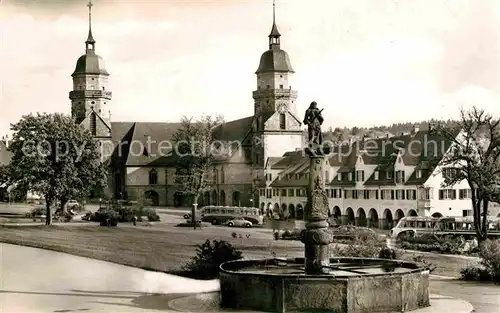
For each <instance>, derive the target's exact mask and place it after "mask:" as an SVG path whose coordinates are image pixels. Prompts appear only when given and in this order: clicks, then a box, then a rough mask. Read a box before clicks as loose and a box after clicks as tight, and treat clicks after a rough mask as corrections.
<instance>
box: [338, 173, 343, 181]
mask: <svg viewBox="0 0 500 313" xmlns="http://www.w3.org/2000/svg"><path fill="white" fill-rule="evenodd" d="M337 180H338V181H341V180H342V173H338V174H337Z"/></svg>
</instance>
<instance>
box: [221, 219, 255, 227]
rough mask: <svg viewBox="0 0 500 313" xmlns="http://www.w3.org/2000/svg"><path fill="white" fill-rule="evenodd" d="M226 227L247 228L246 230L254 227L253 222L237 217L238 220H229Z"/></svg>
mask: <svg viewBox="0 0 500 313" xmlns="http://www.w3.org/2000/svg"><path fill="white" fill-rule="evenodd" d="M226 225H227V226H229V227H246V228H250V227H252V226H253V224H252V222H250V221H247V220H246V219H244V218H243V217H236V218H232V219H229V220H228V221H227V222H226Z"/></svg>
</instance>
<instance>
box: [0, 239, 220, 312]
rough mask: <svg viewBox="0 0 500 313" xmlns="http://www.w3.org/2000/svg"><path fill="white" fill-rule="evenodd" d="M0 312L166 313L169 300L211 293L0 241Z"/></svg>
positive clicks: (212, 286)
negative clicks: (197, 293)
mask: <svg viewBox="0 0 500 313" xmlns="http://www.w3.org/2000/svg"><path fill="white" fill-rule="evenodd" d="M0 279H1V284H0V312H2V313H21V312H22V313H40V312H106V313H109V312H116V313H121V312H143V313H145V312H172V311H171V310H168V306H167V303H168V301H169V296H168V295H167V296H165V295H154V293H167V294H169V295H170V297H178V296H179V295H178V294H182V293H193V292H209V291H216V290H218V288H219V284H218V282H217V281H203V282H200V281H194V280H190V279H185V278H181V277H177V276H172V275H167V274H162V273H154V272H147V271H143V270H140V269H136V268H131V267H126V266H121V265H116V264H111V263H107V262H102V261H98V260H92V259H87V258H82V257H77V256H72V255H68V254H63V253H57V252H53V251H48V250H41V249H35V248H27V247H20V246H14V245H9V244H3V243H0Z"/></svg>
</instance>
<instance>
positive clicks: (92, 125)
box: [90, 113, 97, 136]
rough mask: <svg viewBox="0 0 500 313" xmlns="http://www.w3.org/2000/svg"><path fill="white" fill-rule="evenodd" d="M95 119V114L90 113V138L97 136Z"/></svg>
mask: <svg viewBox="0 0 500 313" xmlns="http://www.w3.org/2000/svg"><path fill="white" fill-rule="evenodd" d="M96 124H97V117H96V115H95V113H92V114H91V115H90V133H91V134H92V136H95V135H96V134H97V125H96Z"/></svg>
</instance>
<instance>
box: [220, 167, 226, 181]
mask: <svg viewBox="0 0 500 313" xmlns="http://www.w3.org/2000/svg"><path fill="white" fill-rule="evenodd" d="M224 176H225V175H224V168H221V169H220V183H221V184H224V183H225V177H224Z"/></svg>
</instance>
